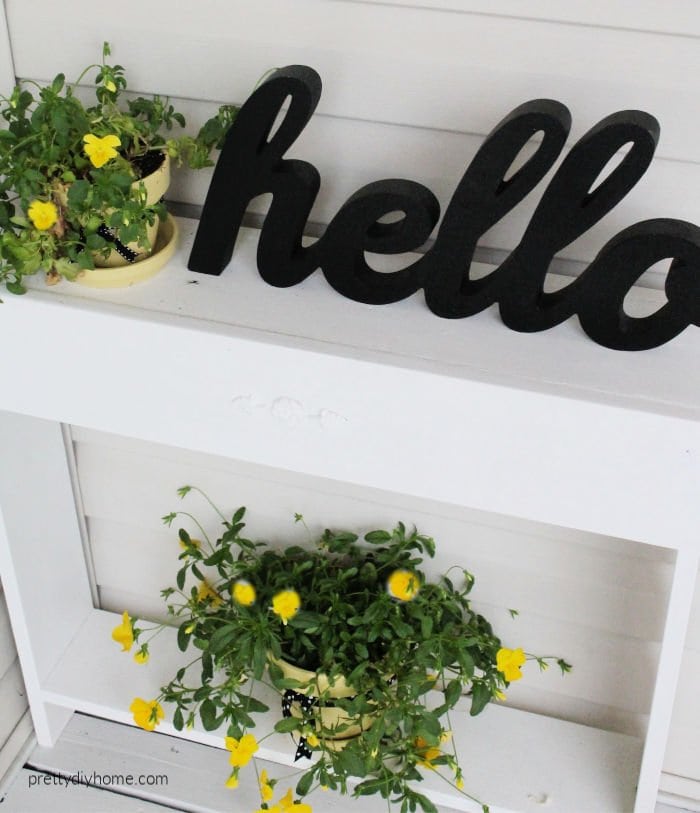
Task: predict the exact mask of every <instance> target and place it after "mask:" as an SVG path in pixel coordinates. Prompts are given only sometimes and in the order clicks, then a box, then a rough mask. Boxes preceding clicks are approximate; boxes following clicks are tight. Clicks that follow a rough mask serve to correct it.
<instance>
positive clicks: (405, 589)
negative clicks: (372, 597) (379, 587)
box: [386, 570, 420, 601]
mask: <svg viewBox="0 0 700 813" xmlns="http://www.w3.org/2000/svg"><path fill="white" fill-rule="evenodd" d="M386 586H387V590H388V591H389V595H390V596H393V597H394V598H397V599H398V600H399V601H411V599H413V598H415V597H416V596H417V595H418V589H419V587H420V585H419V582H418V577H417V576H416V575H415V573H411V571H410V570H395V571H394V572H393V573H392V574H391V575H390V576H389V578H388V580H387V583H386Z"/></svg>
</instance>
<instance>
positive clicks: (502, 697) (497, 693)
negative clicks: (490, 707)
mask: <svg viewBox="0 0 700 813" xmlns="http://www.w3.org/2000/svg"><path fill="white" fill-rule="evenodd" d="M494 697H495V698H496V700H500V701H501V702H503V701H505V699H506V696H505V694H504V693H503V692H502V691H501V690H500V689H496V691H495V692H494Z"/></svg>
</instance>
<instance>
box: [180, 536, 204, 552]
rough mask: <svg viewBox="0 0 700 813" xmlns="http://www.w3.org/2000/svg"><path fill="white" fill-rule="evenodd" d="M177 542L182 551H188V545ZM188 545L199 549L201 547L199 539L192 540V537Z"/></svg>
mask: <svg viewBox="0 0 700 813" xmlns="http://www.w3.org/2000/svg"><path fill="white" fill-rule="evenodd" d="M178 542H179V543H180V547H181V548H182V549H183V550H188V549H189V545H186V544H185V543H184V542H183V541H182V539H178ZM190 545H194V547H195V548H201V547H202V540H201V539H192V537H190Z"/></svg>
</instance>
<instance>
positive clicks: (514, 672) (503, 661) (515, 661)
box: [496, 647, 526, 683]
mask: <svg viewBox="0 0 700 813" xmlns="http://www.w3.org/2000/svg"><path fill="white" fill-rule="evenodd" d="M525 660H526V658H525V653H524V652H523V650H522V649H520V648H518V649H506V648H505V647H502V648H501V649H499V650H498V652H497V653H496V669H498V671H499V672H502V673H503V677H504V678H505V679H506V680H507V681H508V682H509V683H512V682H513V681H514V680H520V678H521V677H522V676H523V675H522V672H521V671H520V667H521V666H522V665H523V664H524V663H525Z"/></svg>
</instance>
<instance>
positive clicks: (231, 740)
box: [224, 734, 258, 768]
mask: <svg viewBox="0 0 700 813" xmlns="http://www.w3.org/2000/svg"><path fill="white" fill-rule="evenodd" d="M224 742H225V744H226V747H227V748H228V750H229V751H230V752H231V756H230V757H229V762H230V763H231V765H233V767H234V768H244V767H245V766H246V765H247V764H248V763H249V762H250V760H251V759H252V758H253V754H254V753H255V752H256V751H257V750H258V741H257V740H256V739H255V737H254V736H253V735H252V734H244V735H243V736H242V737H241V738H240V740H237V739H236V738H235V737H226V739H225V740H224Z"/></svg>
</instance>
